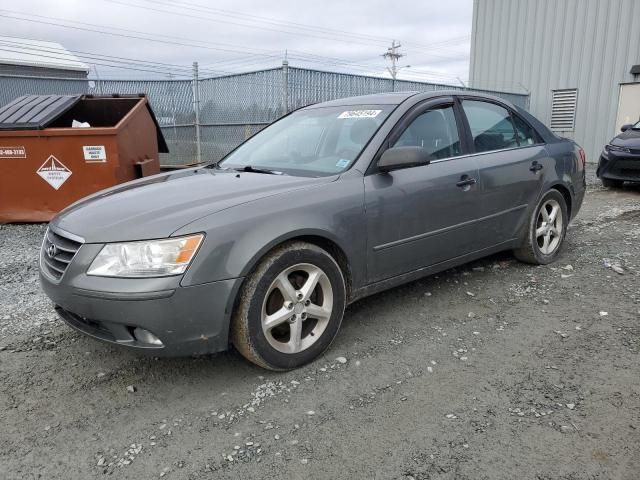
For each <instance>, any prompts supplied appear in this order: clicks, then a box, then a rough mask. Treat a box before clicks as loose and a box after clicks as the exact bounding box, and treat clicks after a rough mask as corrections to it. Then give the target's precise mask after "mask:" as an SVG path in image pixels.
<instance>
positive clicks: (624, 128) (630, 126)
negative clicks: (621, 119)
mask: <svg viewBox="0 0 640 480" xmlns="http://www.w3.org/2000/svg"><path fill="white" fill-rule="evenodd" d="M631 128H633V124H631V123H625V124H624V125H622V126H621V127H620V131H621V132H626V131H627V130H629V129H631Z"/></svg>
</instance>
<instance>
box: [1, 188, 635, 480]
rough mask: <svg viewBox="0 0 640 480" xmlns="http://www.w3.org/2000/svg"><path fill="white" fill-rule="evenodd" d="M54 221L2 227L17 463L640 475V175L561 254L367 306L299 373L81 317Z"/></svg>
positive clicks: (5, 364) (99, 469) (346, 472)
mask: <svg viewBox="0 0 640 480" xmlns="http://www.w3.org/2000/svg"><path fill="white" fill-rule="evenodd" d="M44 229H45V227H44V226H43V225H8V226H7V225H5V226H3V227H2V228H1V229H0V279H1V281H0V385H1V388H0V478H2V479H14V478H15V479H18V478H19V479H31V478H47V479H49V478H63V479H82V480H85V479H90V478H104V477H105V475H113V477H114V478H132V479H134V478H135V479H147V478H159V477H164V478H169V479H201V478H213V479H217V478H221V479H227V478H228V479H238V478H241V479H254V478H255V479H257V478H271V479H290V478H305V479H314V478H331V479H406V480H408V479H438V480H441V479H442V480H444V479H474V480H477V479H492V480H493V479H509V480H511V479H515V478H523V479H538V480H551V479H567V480H569V479H571V480H577V479H580V480H583V479H629V480H632V479H633V480H635V479H637V478H638V475H639V472H640V381H639V378H640V355H639V350H640V281H639V279H640V187H633V188H632V187H627V188H625V189H624V190H621V191H609V190H605V189H602V188H600V187H599V186H597V185H591V186H590V188H589V192H588V195H587V199H586V201H585V205H584V207H583V210H582V212H581V213H580V215H579V217H578V219H577V220H576V221H574V222H573V224H572V226H571V227H570V230H569V232H568V237H567V243H566V245H565V248H564V251H563V253H562V254H561V258H560V260H559V261H558V262H557V263H556V264H554V265H550V266H544V267H533V266H529V265H524V264H521V263H518V262H517V261H515V260H514V259H513V258H512V257H511V256H510V255H509V254H508V253H505V254H501V255H498V256H493V257H490V258H487V259H485V260H482V261H478V262H474V263H472V264H470V265H467V266H464V267H462V268H457V269H453V270H449V271H447V272H444V273H442V274H440V275H437V276H434V277H430V278H427V279H424V280H421V281H418V282H414V283H411V284H409V285H406V286H403V287H400V288H396V289H394V290H391V291H389V292H385V293H383V294H380V295H376V296H373V297H370V298H367V299H364V300H362V301H360V302H358V303H356V304H354V305H352V306H351V307H350V308H349V309H348V310H347V313H346V317H345V322H344V323H343V328H342V331H341V332H340V334H339V335H338V338H337V340H336V341H335V343H334V344H333V346H332V347H331V349H330V350H329V351H328V352H327V353H326V355H325V356H324V358H321V359H319V360H318V361H316V362H314V363H313V364H311V365H308V366H306V367H304V368H302V369H300V370H297V371H294V372H289V373H284V374H282V373H271V372H266V371H263V370H260V369H258V368H256V367H253V366H252V365H250V364H248V363H247V362H246V361H244V360H243V359H242V358H241V357H240V356H239V355H238V354H236V353H235V352H227V353H224V354H220V355H216V356H211V357H204V358H196V359H160V360H157V359H153V358H149V357H139V356H135V355H133V354H130V353H128V352H123V351H121V350H117V349H114V348H112V347H110V346H107V345H104V344H101V343H97V342H94V341H92V340H90V339H87V338H85V337H83V336H81V335H79V334H76V333H75V332H72V331H71V330H70V329H69V328H67V327H66V326H64V325H63V324H61V322H60V321H59V320H57V319H56V317H55V314H54V313H53V310H52V308H51V305H50V303H49V302H48V301H47V299H46V297H44V295H43V294H42V293H41V292H40V289H39V285H38V280H37V261H36V259H37V252H38V249H39V245H40V241H41V238H42V235H43V233H44Z"/></svg>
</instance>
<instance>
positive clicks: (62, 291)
mask: <svg viewBox="0 0 640 480" xmlns="http://www.w3.org/2000/svg"><path fill="white" fill-rule="evenodd" d="M101 247H102V246H101V245H95V244H84V245H82V246H81V247H80V249H79V250H78V252H77V254H76V255H75V258H74V259H73V260H72V261H71V263H70V264H69V266H68V268H67V269H66V271H65V272H64V274H63V275H62V276H61V278H53V277H52V276H51V275H50V274H49V273H47V270H46V269H44V268H42V266H41V270H40V283H41V285H42V288H43V290H44V292H45V293H46V294H47V296H48V297H49V298H50V299H51V300H52V301H53V302H54V304H55V305H56V311H57V313H58V314H59V316H60V317H61V318H62V319H63V320H64V321H65V322H66V323H67V324H68V325H70V326H71V327H73V328H74V329H76V330H78V331H80V332H82V333H84V334H86V335H88V336H91V337H93V338H96V339H99V340H102V341H105V342H109V343H112V344H116V345H122V346H125V347H129V348H131V349H134V350H137V351H141V352H149V353H152V354H153V355H157V356H185V355H195V354H206V353H214V352H218V351H221V350H226V349H227V347H228V338H229V322H230V319H231V313H232V308H233V301H234V299H235V296H236V293H237V291H238V289H239V287H240V285H241V283H242V278H236V279H229V280H221V281H217V282H211V283H205V284H200V285H193V286H181V285H180V281H181V279H182V276H176V277H165V278H149V279H131V278H105V277H94V276H87V275H86V273H85V272H86V271H87V268H88V265H89V264H90V263H91V261H92V260H93V258H94V257H95V255H96V254H97V253H98V252H99V251H100V248H101ZM41 255H43V253H41ZM41 264H42V257H41ZM136 328H139V329H144V330H146V331H147V332H150V333H151V334H153V335H154V336H155V337H157V338H158V339H159V340H160V341H161V342H162V343H161V345H158V344H154V343H148V342H146V341H145V340H146V338H145V336H144V335H136V333H137V332H136ZM138 332H139V331H138Z"/></svg>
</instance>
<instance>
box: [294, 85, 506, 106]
mask: <svg viewBox="0 0 640 480" xmlns="http://www.w3.org/2000/svg"><path fill="white" fill-rule="evenodd" d="M452 95H462V96H470V97H479V98H484V99H487V100H493V101H497V102H500V103H503V104H506V105H508V106H510V107H512V108H513V105H512V104H511V103H510V102H509V101H507V100H504V99H503V98H499V97H496V96H494V95H488V94H486V93H484V92H478V91H474V90H455V89H442V90H430V91H427V92H417V91H410V92H388V93H374V94H370V95H359V96H357V97H346V98H338V99H336V100H329V101H327V102H322V103H316V104H313V105H309V106H307V107H305V108H308V109H311V108H323V107H345V106H350V105H400V104H401V103H403V102H405V101H406V100H408V99H409V98H412V97H415V98H414V99H413V100H415V101H416V102H417V101H421V100H426V99H429V98H435V97H443V96H452Z"/></svg>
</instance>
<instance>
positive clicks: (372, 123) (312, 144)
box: [218, 105, 394, 176]
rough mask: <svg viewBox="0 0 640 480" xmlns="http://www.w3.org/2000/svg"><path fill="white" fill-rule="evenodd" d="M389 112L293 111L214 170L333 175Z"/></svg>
mask: <svg viewBox="0 0 640 480" xmlns="http://www.w3.org/2000/svg"><path fill="white" fill-rule="evenodd" d="M393 108H394V106H392V105H355V106H354V105H349V106H344V107H319V108H311V109H304V110H299V111H297V112H294V113H292V114H291V115H289V116H287V117H285V118H283V119H282V120H279V121H278V122H276V123H274V124H272V125H270V126H269V127H267V128H265V129H264V130H261V131H260V132H259V133H257V134H256V135H255V136H253V137H252V138H250V139H249V140H247V141H246V142H245V143H244V144H242V145H241V146H240V147H238V148H237V149H236V150H235V151H234V152H232V153H230V154H229V155H227V157H226V158H225V159H224V160H223V161H222V162H220V163H219V164H218V166H219V167H220V168H231V169H238V170H241V169H243V168H247V167H251V168H253V169H262V170H269V171H274V172H279V173H284V174H288V175H297V176H326V175H334V174H336V173H340V172H343V171H344V170H347V169H348V168H349V167H350V166H351V165H352V164H353V162H354V161H355V160H356V158H357V157H358V155H360V152H361V151H362V150H363V148H364V147H365V146H366V145H367V143H369V140H371V138H372V137H373V135H374V134H375V133H376V131H377V130H378V128H379V127H380V125H382V123H383V122H384V121H385V120H386V118H387V117H388V116H389V114H390V113H391V111H392V110H393Z"/></svg>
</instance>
